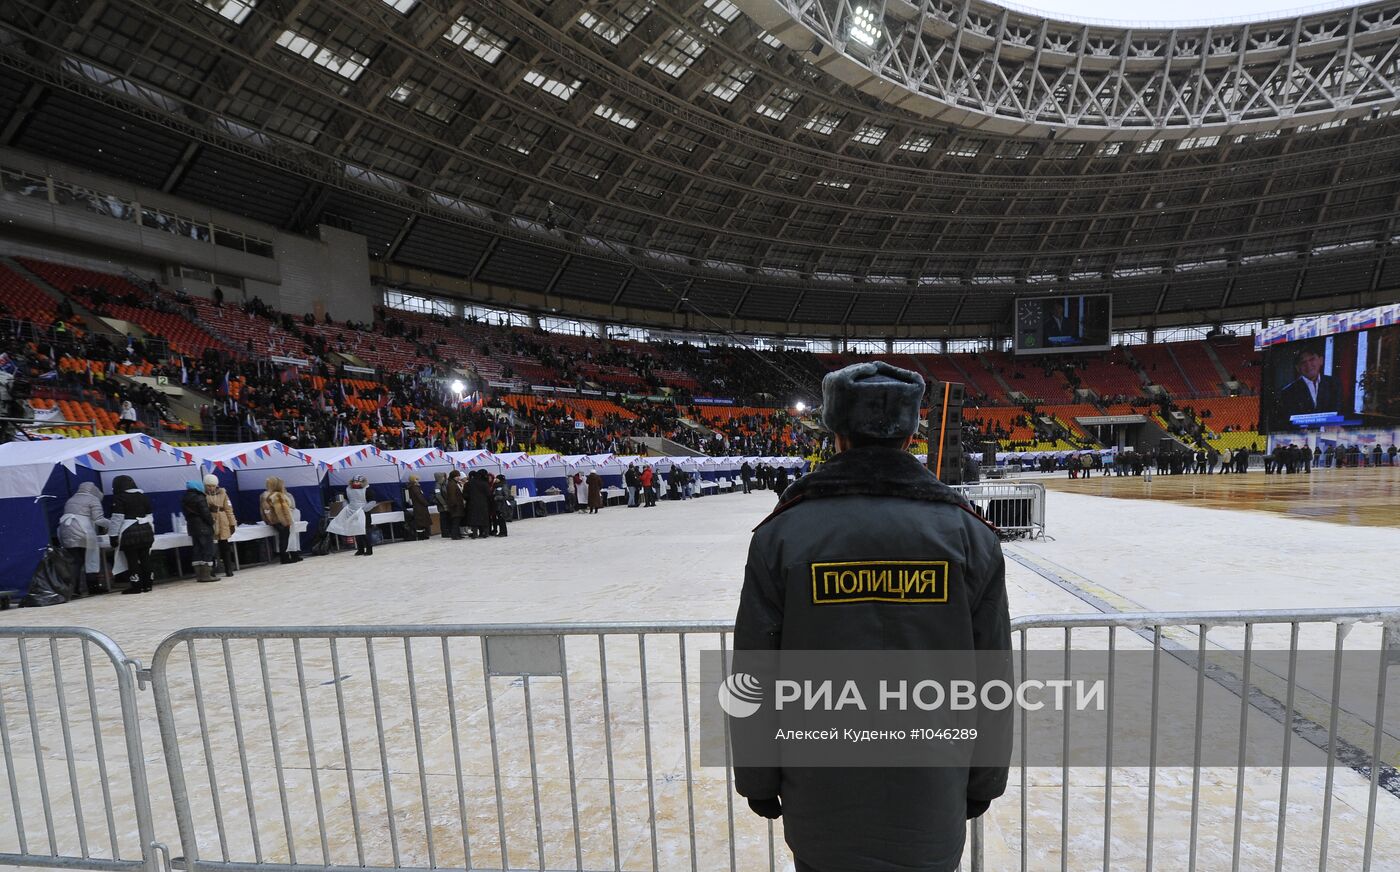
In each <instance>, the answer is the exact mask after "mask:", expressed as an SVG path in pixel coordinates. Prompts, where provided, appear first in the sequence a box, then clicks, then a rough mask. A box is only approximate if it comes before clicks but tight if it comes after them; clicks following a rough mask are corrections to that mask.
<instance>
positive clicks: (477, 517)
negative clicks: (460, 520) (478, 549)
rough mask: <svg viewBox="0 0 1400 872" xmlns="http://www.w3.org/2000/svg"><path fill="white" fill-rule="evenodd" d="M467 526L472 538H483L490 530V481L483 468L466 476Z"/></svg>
mask: <svg viewBox="0 0 1400 872" xmlns="http://www.w3.org/2000/svg"><path fill="white" fill-rule="evenodd" d="M467 527H469V528H470V529H471V537H472V538H473V539H485V538H486V537H487V535H489V534H490V532H491V483H490V482H489V481H487V480H486V470H484V469H477V470H473V471H472V473H471V474H470V475H468V476H467Z"/></svg>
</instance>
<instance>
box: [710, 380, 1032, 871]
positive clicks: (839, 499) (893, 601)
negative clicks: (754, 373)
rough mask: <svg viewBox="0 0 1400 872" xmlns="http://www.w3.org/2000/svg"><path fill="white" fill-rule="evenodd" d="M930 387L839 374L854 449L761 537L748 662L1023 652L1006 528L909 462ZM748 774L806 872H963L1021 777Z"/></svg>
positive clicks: (841, 424)
mask: <svg viewBox="0 0 1400 872" xmlns="http://www.w3.org/2000/svg"><path fill="white" fill-rule="evenodd" d="M923 390H924V383H923V379H921V378H920V377H919V376H918V375H917V374H915V373H912V372H908V371H905V370H900V369H897V368H895V367H892V366H889V365H887V364H884V363H869V364H858V365H856V366H852V367H847V368H846V369H844V370H841V371H839V372H836V373H831V374H829V375H828V376H827V377H826V380H825V381H824V383H823V394H824V396H823V400H824V406H823V417H824V421H825V423H826V424H827V427H828V428H829V429H831V430H832V431H834V432H835V434H836V439H837V447H838V451H839V453H838V454H837V455H836V456H835V457H833V458H832V459H831V460H830V461H828V462H827V463H826V464H824V465H823V466H822V467H820V468H818V469H817V470H816V471H815V472H813V473H812V474H811V475H809V476H807V477H805V478H803V479H802V480H801V481H799V482H798V483H797V484H795V485H793V487H792V488H789V489H788V491H787V492H786V493H785V494H784V495H783V499H782V502H781V503H780V504H779V506H778V509H777V510H775V512H774V513H773V514H772V515H771V516H770V517H769V518H768V519H766V520H765V521H764V522H763V523H762V524H761V525H760V526H759V527H758V528H757V529H756V530H755V532H754V536H753V539H752V542H751V544H750V549H749V557H748V564H747V568H746V572H745V579H744V590H743V594H742V597H741V601H740V607H739V614H738V618H737V620H736V627H735V641H734V647H735V650H736V651H742V650H765V649H781V650H790V651H792V650H871V649H881V650H944V651H970V650H974V649H976V650H984V651H985V650H993V651H1005V650H1007V649H1009V647H1010V624H1009V618H1008V614H1007V606H1006V589H1005V567H1004V564H1003V558H1002V553H1001V547H1000V543H999V542H998V540H997V537H996V535H995V533H994V532H993V530H992V529H991V528H990V527H989V526H988V525H987V524H986V523H985V522H983V521H982V520H981V519H980V518H979V517H977V516H976V515H975V514H974V513H973V512H972V510H971V509H970V508H969V507H968V506H967V504H966V502H965V501H964V500H963V499H962V498H961V497H960V496H959V495H958V494H956V493H955V492H954V491H953V490H952V489H951V488H948V487H947V486H946V485H944V484H943V483H942V482H940V481H938V480H937V479H936V478H935V477H934V476H933V475H932V474H931V473H930V472H929V471H928V470H927V469H925V468H924V467H923V466H922V465H921V464H920V463H919V462H918V460H917V459H915V458H914V457H913V455H911V454H909V453H908V451H907V445H908V442H909V438H910V436H912V434H913V433H914V431H915V429H916V428H917V425H918V418H919V407H920V402H921V399H922V396H923ZM735 775H736V778H735V783H736V787H737V788H738V790H739V792H740V793H741V794H743V795H744V796H746V797H748V798H749V800H750V805H751V806H752V807H753V808H754V810H755V811H756V812H757V813H759V814H763V815H767V816H776V815H777V814H779V813H781V814H782V816H783V818H784V831H785V834H786V837H787V841H788V845H789V846H790V847H791V848H792V850H793V853H794V855H795V857H796V859H797V868H798V870H799V872H802V870H816V872H877V870H906V872H943V870H949V869H954V868H956V866H957V862H958V859H959V857H960V856H961V853H962V847H963V838H964V832H965V820H966V818H967V817H970V816H975V815H976V814H981V813H982V812H983V811H985V810H986V808H987V805H988V804H989V803H990V801H991V800H992V799H994V798H996V797H997V796H1000V795H1001V793H1002V792H1003V791H1004V789H1005V784H1006V768H1005V766H998V767H989V768H973V769H971V770H969V769H967V768H903V769H851V768H800V769H799V768H793V767H786V768H776V767H773V768H747V769H738V770H736V773H735Z"/></svg>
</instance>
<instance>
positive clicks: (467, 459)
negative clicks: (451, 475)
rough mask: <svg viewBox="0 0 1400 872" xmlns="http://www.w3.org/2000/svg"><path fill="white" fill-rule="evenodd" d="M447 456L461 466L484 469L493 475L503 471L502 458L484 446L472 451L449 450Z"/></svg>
mask: <svg viewBox="0 0 1400 872" xmlns="http://www.w3.org/2000/svg"><path fill="white" fill-rule="evenodd" d="M447 457H448V458H449V459H450V460H452V461H453V462H454V463H456V464H457V465H458V466H460V467H466V468H468V469H484V470H486V471H487V472H489V473H491V474H492V475H499V474H500V473H501V472H502V466H501V461H500V459H499V458H498V457H497V456H496V455H494V454H492V453H491V452H490V451H487V450H486V449H484V448H477V449H473V450H471V451H449V452H447Z"/></svg>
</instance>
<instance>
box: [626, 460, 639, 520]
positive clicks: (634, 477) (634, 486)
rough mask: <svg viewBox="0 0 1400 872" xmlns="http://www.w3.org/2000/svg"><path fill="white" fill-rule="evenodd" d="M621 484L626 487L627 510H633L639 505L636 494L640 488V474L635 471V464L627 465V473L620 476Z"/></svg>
mask: <svg viewBox="0 0 1400 872" xmlns="http://www.w3.org/2000/svg"><path fill="white" fill-rule="evenodd" d="M622 483H623V484H624V485H625V486H626V487H627V508H629V509H635V508H636V507H637V506H638V505H639V502H640V501H639V500H638V499H637V492H638V491H639V490H640V489H641V486H642V474H641V473H640V472H638V471H637V464H635V463H629V464H628V465H627V472H625V473H623V475H622Z"/></svg>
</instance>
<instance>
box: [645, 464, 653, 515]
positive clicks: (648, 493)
mask: <svg viewBox="0 0 1400 872" xmlns="http://www.w3.org/2000/svg"><path fill="white" fill-rule="evenodd" d="M642 497H643V504H644V505H645V506H646V507H647V508H651V507H652V506H655V505H656V470H655V469H652V468H651V467H650V466H648V467H647V468H646V469H643V470H642Z"/></svg>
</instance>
